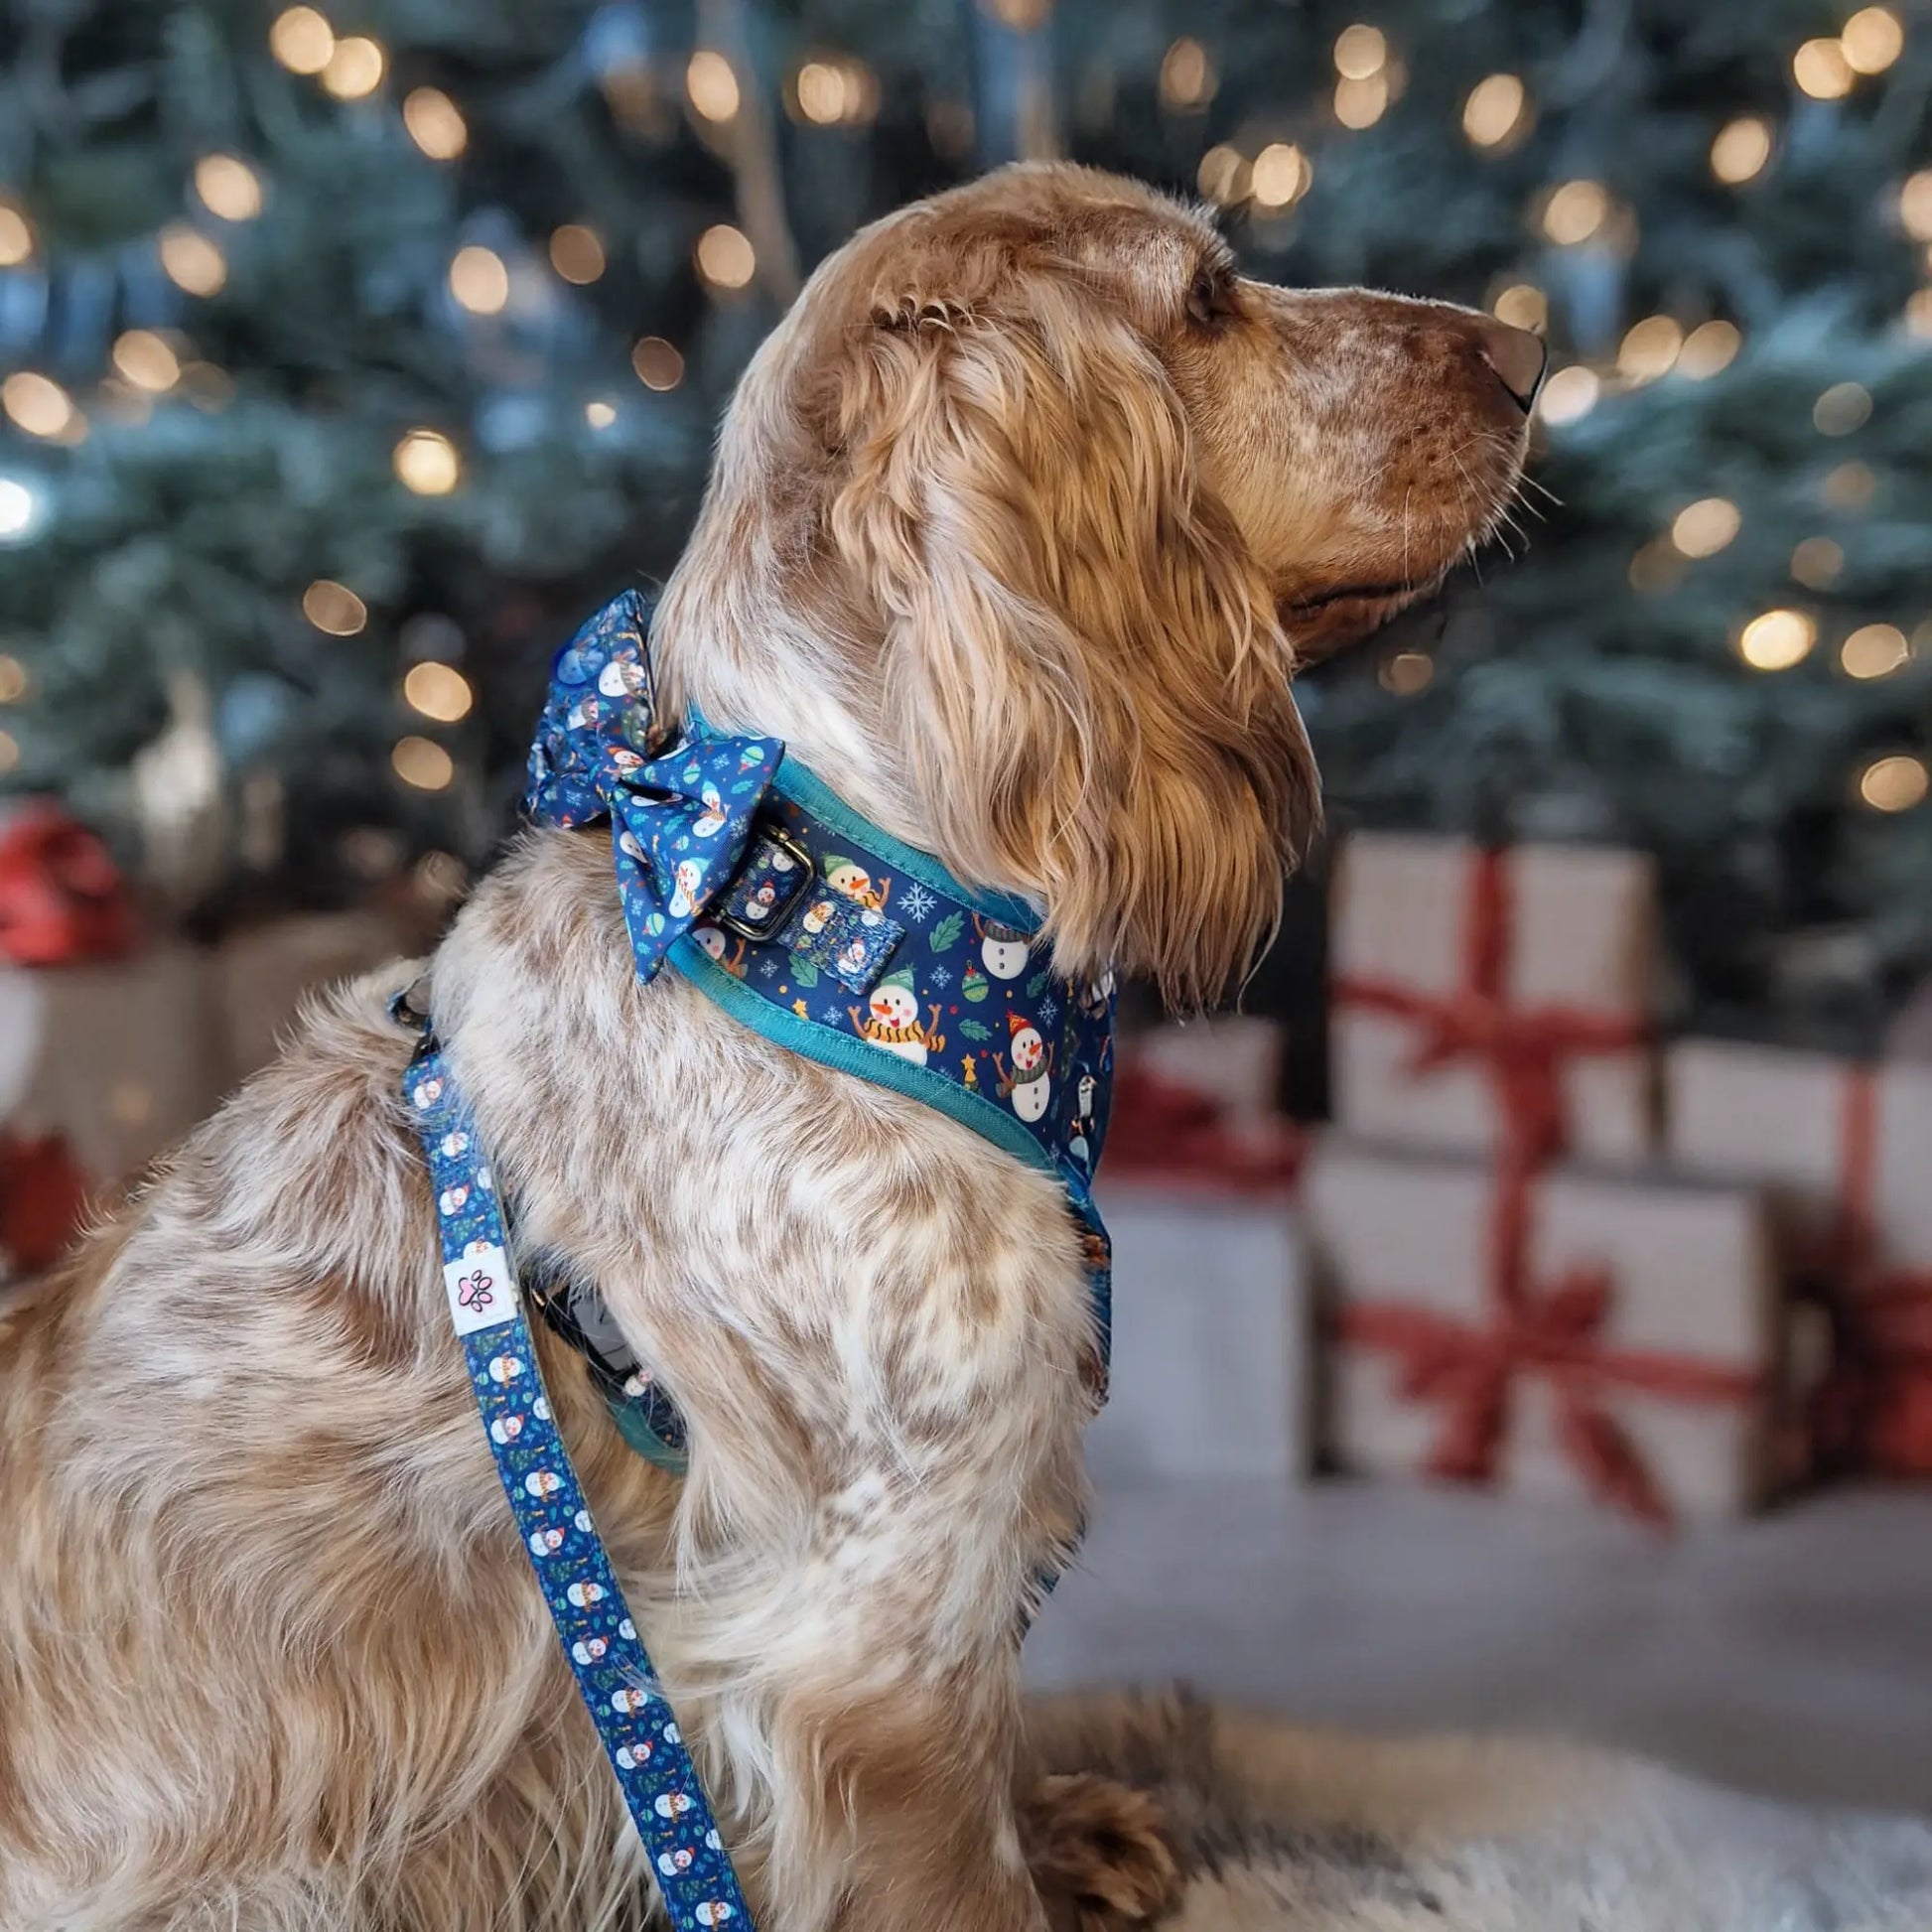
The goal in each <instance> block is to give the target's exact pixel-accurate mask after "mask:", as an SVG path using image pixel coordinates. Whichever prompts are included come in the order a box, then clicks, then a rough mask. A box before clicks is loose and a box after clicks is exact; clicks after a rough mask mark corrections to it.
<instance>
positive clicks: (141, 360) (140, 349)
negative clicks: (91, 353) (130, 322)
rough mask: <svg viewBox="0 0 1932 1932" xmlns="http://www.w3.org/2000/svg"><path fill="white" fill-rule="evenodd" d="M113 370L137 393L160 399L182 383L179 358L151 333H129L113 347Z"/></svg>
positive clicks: (136, 330) (143, 330)
mask: <svg viewBox="0 0 1932 1932" xmlns="http://www.w3.org/2000/svg"><path fill="white" fill-rule="evenodd" d="M114 366H115V367H116V368H117V369H119V370H120V372H121V373H122V374H123V375H124V376H126V377H127V379H128V380H129V381H130V382H131V383H133V384H134V386H135V387H136V388H137V389H151V390H153V391H154V393H155V394H156V395H159V394H160V393H161V392H162V391H163V390H164V389H172V388H173V387H174V386H175V384H176V383H177V382H179V381H180V380H181V357H180V356H178V355H177V354H176V353H175V351H174V350H173V349H172V348H171V347H170V346H169V345H168V344H167V343H166V342H165V341H164V340H163V339H162V338H161V337H159V336H157V335H156V334H155V333H154V331H153V330H152V329H130V330H128V331H127V333H126V334H125V335H123V336H121V337H119V338H118V339H117V340H116V341H115V344H114Z"/></svg>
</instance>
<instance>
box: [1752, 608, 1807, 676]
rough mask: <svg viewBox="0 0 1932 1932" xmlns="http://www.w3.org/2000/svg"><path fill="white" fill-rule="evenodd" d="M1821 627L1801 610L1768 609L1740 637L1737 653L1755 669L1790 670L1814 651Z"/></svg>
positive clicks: (1753, 620) (1754, 619)
mask: <svg viewBox="0 0 1932 1932" xmlns="http://www.w3.org/2000/svg"><path fill="white" fill-rule="evenodd" d="M1817 641H1818V626H1817V624H1816V623H1814V622H1813V621H1812V620H1811V619H1810V618H1809V617H1807V616H1806V615H1805V613H1804V612H1802V611H1786V610H1777V611H1766V612H1764V613H1763V614H1762V615H1761V616H1758V617H1755V618H1753V619H1752V620H1751V621H1750V622H1749V623H1747V624H1745V626H1744V627H1743V629H1742V630H1741V631H1740V632H1739V633H1738V636H1737V655H1738V656H1739V657H1741V658H1742V659H1743V660H1744V662H1745V663H1746V664H1748V665H1749V666H1750V667H1751V669H1752V670H1754V671H1788V670H1789V669H1790V668H1791V667H1792V665H1794V664H1798V663H1802V662H1803V661H1804V659H1805V658H1806V657H1808V656H1809V655H1810V654H1811V647H1812V645H1813V644H1815V643H1816V642H1817Z"/></svg>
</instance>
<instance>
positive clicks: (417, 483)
mask: <svg viewBox="0 0 1932 1932" xmlns="http://www.w3.org/2000/svg"><path fill="white" fill-rule="evenodd" d="M394 461H395V466H396V475H397V477H398V478H400V479H401V481H402V484H403V487H404V488H406V489H413V490H414V491H415V492H416V494H417V495H418V496H447V495H448V494H449V493H450V491H451V490H453V489H454V488H455V487H456V486H457V484H458V483H461V482H462V481H463V459H462V458H461V457H459V456H458V455H457V452H456V445H455V444H454V443H452V442H451V441H450V439H449V438H448V437H447V436H444V435H443V434H441V433H440V432H439V431H437V430H433V429H412V430H411V431H410V432H409V434H408V435H407V436H405V437H404V438H403V439H402V441H401V442H400V443H398V444H397V445H396V447H395V452H394Z"/></svg>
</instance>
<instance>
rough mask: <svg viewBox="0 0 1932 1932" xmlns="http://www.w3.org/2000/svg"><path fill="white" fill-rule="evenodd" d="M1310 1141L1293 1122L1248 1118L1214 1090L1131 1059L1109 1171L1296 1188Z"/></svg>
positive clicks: (1116, 1114)
mask: <svg viewBox="0 0 1932 1932" xmlns="http://www.w3.org/2000/svg"><path fill="white" fill-rule="evenodd" d="M1306 1152H1307V1141H1306V1138H1305V1136H1304V1135H1303V1133H1302V1131H1301V1129H1300V1128H1298V1127H1297V1126H1296V1125H1295V1124H1294V1123H1293V1122H1292V1121H1288V1120H1281V1119H1277V1118H1274V1117H1269V1118H1266V1119H1262V1120H1253V1121H1242V1120H1235V1119H1232V1118H1230V1116H1229V1114H1228V1111H1227V1109H1226V1108H1224V1107H1223V1106H1222V1105H1221V1104H1220V1102H1219V1101H1217V1100H1216V1099H1215V1098H1214V1096H1213V1095H1212V1094H1208V1093H1203V1092H1201V1091H1200V1090H1199V1089H1198V1088H1195V1087H1189V1086H1183V1085H1181V1084H1180V1083H1179V1082H1178V1081H1176V1080H1169V1079H1164V1078H1163V1077H1162V1076H1161V1075H1160V1074H1158V1073H1154V1072H1151V1071H1150V1070H1149V1069H1148V1068H1147V1067H1145V1066H1143V1065H1138V1064H1135V1063H1132V1062H1129V1063H1128V1064H1126V1065H1124V1066H1122V1067H1121V1069H1120V1072H1119V1075H1118V1076H1117V1078H1116V1079H1115V1082H1114V1104H1113V1111H1112V1113H1111V1114H1110V1116H1109V1118H1108V1124H1107V1172H1108V1173H1110V1174H1112V1175H1114V1176H1116V1177H1118V1176H1119V1175H1121V1174H1134V1175H1140V1176H1147V1177H1152V1178H1157V1179H1161V1180H1177V1181H1182V1182H1187V1183H1193V1184H1198V1185H1202V1186H1206V1187H1214V1188H1219V1189H1225V1190H1227V1191H1229V1192H1233V1193H1266V1192H1272V1191H1274V1190H1275V1189H1278V1188H1292V1187H1293V1186H1294V1184H1295V1181H1296V1178H1297V1176H1298V1175H1299V1174H1300V1173H1301V1170H1302V1161H1303V1157H1304V1155H1305V1153H1306Z"/></svg>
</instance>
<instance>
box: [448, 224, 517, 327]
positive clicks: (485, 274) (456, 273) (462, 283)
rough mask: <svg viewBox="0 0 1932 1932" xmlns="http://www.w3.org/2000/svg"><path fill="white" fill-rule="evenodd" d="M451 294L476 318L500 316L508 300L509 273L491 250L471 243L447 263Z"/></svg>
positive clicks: (500, 259) (460, 249)
mask: <svg viewBox="0 0 1932 1932" xmlns="http://www.w3.org/2000/svg"><path fill="white" fill-rule="evenodd" d="M450 293H451V294H452V295H453V296H455V297H456V299H457V300H458V302H460V303H461V304H462V305H463V306H464V308H466V309H468V310H469V311H470V313H471V314H472V315H476V316H495V315H501V314H502V312H503V308H504V305H505V304H506V303H507V302H508V301H509V299H510V272H509V270H508V269H507V268H505V267H504V266H503V258H502V256H500V255H499V254H497V253H496V252H495V250H494V249H492V248H484V247H483V246H481V245H480V244H478V243H475V242H473V243H471V245H470V246H469V247H467V248H459V249H458V250H457V252H456V259H455V260H454V261H452V262H451V263H450Z"/></svg>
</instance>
